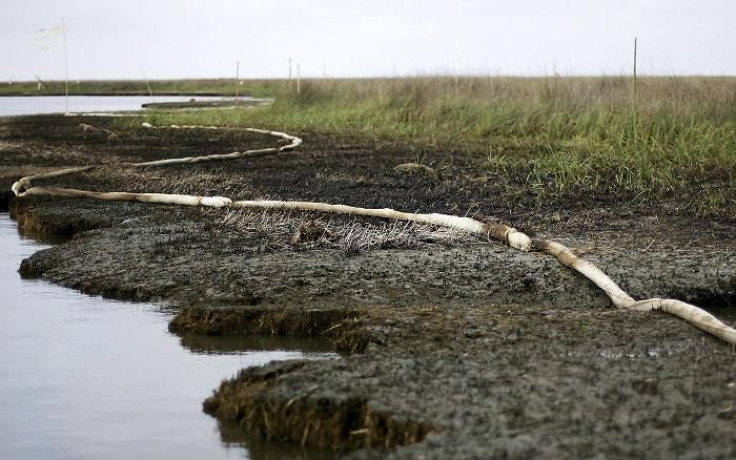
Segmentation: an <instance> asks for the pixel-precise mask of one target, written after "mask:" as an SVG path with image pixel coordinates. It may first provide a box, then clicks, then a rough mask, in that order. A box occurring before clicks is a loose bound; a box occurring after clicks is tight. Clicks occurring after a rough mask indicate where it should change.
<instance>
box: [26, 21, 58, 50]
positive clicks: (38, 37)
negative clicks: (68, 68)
mask: <svg viewBox="0 0 736 460" xmlns="http://www.w3.org/2000/svg"><path fill="white" fill-rule="evenodd" d="M63 38H64V25H63V24H59V25H57V26H53V27H49V28H46V29H38V30H36V33H35V35H34V37H33V41H34V42H36V44H37V45H38V46H39V47H41V49H42V50H46V51H48V50H51V49H53V48H56V47H58V46H59V45H61V44H62V42H63Z"/></svg>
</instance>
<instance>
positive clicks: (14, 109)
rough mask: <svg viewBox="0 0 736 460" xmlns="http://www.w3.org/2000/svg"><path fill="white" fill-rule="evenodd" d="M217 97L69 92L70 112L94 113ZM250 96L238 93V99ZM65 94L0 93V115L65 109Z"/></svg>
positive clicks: (60, 111)
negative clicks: (20, 94)
mask: <svg viewBox="0 0 736 460" xmlns="http://www.w3.org/2000/svg"><path fill="white" fill-rule="evenodd" d="M192 98H194V99H196V100H198V101H211V100H215V101H216V100H220V99H222V98H219V97H200V96H196V97H194V96H155V98H151V97H150V96H69V108H68V111H69V112H70V113H91V112H94V113H97V112H110V111H129V110H141V105H142V104H147V103H149V102H186V101H189V100H191V99H192ZM248 99H250V98H247V97H241V100H248ZM65 111H66V103H65V101H64V96H3V97H0V117H6V116H15V115H34V114H43V113H46V114H48V113H65Z"/></svg>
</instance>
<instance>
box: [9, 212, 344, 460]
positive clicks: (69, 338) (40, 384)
mask: <svg viewBox="0 0 736 460" xmlns="http://www.w3.org/2000/svg"><path fill="white" fill-rule="evenodd" d="M44 247H46V246H44V245H42V244H39V243H37V242H35V241H33V240H30V239H26V238H24V237H23V236H21V235H19V234H18V231H17V226H16V223H15V222H14V221H12V220H10V219H9V218H8V215H7V214H2V215H0V289H1V290H2V298H1V300H0V312H1V313H2V321H0V406H1V407H2V411H0V458H76V459H85V458H89V459H92V458H180V459H186V458H210V459H215V458H243V457H250V458H295V457H297V458H299V457H301V458H315V457H313V456H312V455H311V454H309V455H307V454H305V453H303V452H302V451H300V450H293V449H291V450H290V449H284V448H283V447H282V446H274V445H269V444H264V443H262V442H255V441H250V440H248V439H247V438H244V437H243V435H242V431H241V430H239V429H238V427H237V426H230V425H228V424H226V423H222V422H220V423H218V421H217V420H215V419H214V418H212V417H210V416H208V415H206V414H204V413H203V412H202V400H203V399H204V398H205V397H207V396H208V395H209V394H211V392H212V390H213V389H214V388H216V387H217V385H218V384H219V383H220V381H221V380H222V379H224V378H226V377H230V376H232V375H234V374H236V373H237V372H238V371H239V370H240V369H242V368H244V367H249V366H255V365H260V364H264V363H267V362H269V361H272V360H286V359H296V358H310V359H325V358H331V357H335V355H334V354H332V353H330V352H329V350H330V347H329V344H327V343H326V342H325V341H318V340H297V339H288V340H282V339H270V338H263V337H256V338H253V337H251V338H242V337H241V338H220V339H218V338H214V337H197V336H184V337H177V336H175V335H173V334H170V333H169V332H167V323H168V320H169V319H170V313H167V312H165V311H162V309H161V308H160V307H157V306H155V305H151V304H140V303H124V302H115V301H110V300H103V299H101V298H97V297H88V296H85V295H82V294H79V293H77V292H74V291H71V290H68V289H64V288H61V287H58V286H55V285H51V284H49V283H47V282H44V281H40V280H30V281H29V280H22V279H21V278H20V276H19V275H18V273H17V269H18V266H19V264H20V261H21V260H22V258H24V257H28V256H29V255H31V254H32V253H33V252H35V251H38V250H39V249H42V248H44ZM319 458H321V456H319Z"/></svg>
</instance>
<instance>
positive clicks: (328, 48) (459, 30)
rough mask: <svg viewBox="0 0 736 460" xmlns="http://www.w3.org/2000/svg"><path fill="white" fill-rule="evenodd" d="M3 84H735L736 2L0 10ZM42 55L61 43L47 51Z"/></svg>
mask: <svg viewBox="0 0 736 460" xmlns="http://www.w3.org/2000/svg"><path fill="white" fill-rule="evenodd" d="M1 6H2V14H1V15H0V63H1V64H0V81H2V80H5V81H8V80H10V79H12V80H15V81H19V80H30V79H33V77H34V75H39V76H40V77H42V78H44V79H48V80H51V79H62V78H63V76H64V66H63V47H62V46H56V47H53V45H55V44H60V43H61V40H60V37H59V36H51V37H49V38H44V36H45V35H47V34H44V33H39V32H38V29H39V28H50V27H53V26H55V25H58V24H59V23H60V22H61V20H62V18H64V21H65V23H66V32H67V50H68V67H69V76H70V78H72V79H74V78H76V77H80V78H81V79H108V78H125V79H131V78H132V79H139V78H141V75H142V73H141V69H143V71H144V72H145V74H146V76H147V77H148V78H150V79H162V78H185V77H233V76H234V75H235V62H236V61H240V70H241V76H242V77H245V78H261V77H286V76H287V73H288V59H289V57H291V58H292V59H293V62H294V72H296V63H297V62H299V63H300V66H301V74H302V75H303V76H313V77H321V76H323V75H325V74H326V75H327V76H329V77H353V76H379V75H385V76H394V75H400V76H406V75H418V74H436V73H446V74H491V75H497V74H498V75H551V74H553V73H555V72H556V73H559V74H562V75H570V74H576V75H581V74H582V75H591V74H592V75H598V74H612V73H618V74H620V73H629V72H631V64H632V50H633V40H634V37H635V36H636V37H638V41H639V70H640V71H641V72H642V73H648V74H665V75H672V74H677V75H686V74H710V75H724V74H725V75H736V25H734V20H736V1H735V0H556V1H553V0H503V1H502V0H485V1H483V0H452V1H441V0H309V1H307V0H260V1H255V0H116V1H108V0H96V1H93V0H2V5H1ZM42 46H52V48H51V49H50V50H44V49H42Z"/></svg>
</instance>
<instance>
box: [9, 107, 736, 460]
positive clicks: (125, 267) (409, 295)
mask: <svg viewBox="0 0 736 460" xmlns="http://www.w3.org/2000/svg"><path fill="white" fill-rule="evenodd" d="M78 123H80V120H72V121H70V120H69V119H68V118H58V119H55V118H52V117H37V118H25V119H15V120H5V121H3V122H2V126H1V127H0V153H1V154H2V157H0V158H2V160H1V161H2V166H3V168H4V171H5V172H4V175H3V176H2V177H0V178H2V180H3V181H5V182H7V187H8V188H9V186H10V183H12V178H13V172H14V171H20V170H21V169H23V168H26V169H27V168H30V167H32V168H44V167H50V166H54V165H58V164H70V165H71V164H74V165H77V164H92V163H100V162H106V163H109V164H110V167H109V168H107V169H105V170H103V171H101V172H100V174H97V175H92V174H90V175H85V174H83V175H80V176H73V177H72V176H70V177H67V178H63V181H61V180H60V181H59V182H56V183H55V184H58V185H64V186H73V187H77V188H86V189H93V190H112V189H118V190H133V191H169V192H182V191H188V192H195V193H202V194H204V193H206V194H211V195H214V194H219V195H226V196H233V197H236V198H243V199H247V198H254V197H255V198H259V197H265V196H268V197H271V198H283V199H301V200H319V201H326V202H333V203H344V204H351V205H358V206H373V207H386V206H391V207H394V208H397V209H405V210H420V211H438V212H450V213H455V214H457V213H460V214H465V213H468V212H470V213H472V214H473V215H476V216H479V215H489V216H496V217H497V218H500V219H503V220H504V221H507V222H510V223H511V224H513V225H515V226H516V227H518V228H520V229H522V230H525V231H528V232H530V233H535V232H536V233H537V234H538V235H540V236H547V237H551V238H553V239H555V240H557V241H560V242H563V243H565V244H567V245H569V246H570V247H572V248H574V249H575V250H576V252H578V254H582V255H584V256H585V257H586V258H588V259H590V260H591V261H593V262H595V263H596V264H598V265H599V266H600V267H601V268H602V269H603V270H604V271H606V272H607V273H609V274H610V275H611V277H612V278H613V279H614V280H616V281H617V282H619V283H620V285H621V286H622V287H623V288H624V289H625V290H627V291H628V292H629V293H630V294H631V295H632V296H634V297H650V296H655V295H660V296H668V297H675V298H680V299H682V300H685V301H688V302H692V303H695V304H698V305H700V306H703V307H706V308H708V307H713V308H723V307H726V308H727V307H733V305H734V304H735V303H736V263H734V261H736V257H735V252H734V247H736V242H735V241H734V237H735V236H736V224H735V223H734V222H736V221H734V219H733V216H723V217H722V218H719V219H710V220H708V219H697V218H695V217H694V216H690V215H682V214H678V213H677V212H674V211H672V210H673V209H674V208H675V204H676V203H675V202H662V203H642V202H636V203H633V202H627V201H617V200H616V198H615V197H607V196H598V197H596V196H590V195H579V196H568V197H565V196H560V197H558V198H556V199H555V201H554V202H553V203H551V204H548V205H545V206H541V205H540V204H538V203H535V201H534V197H533V196H526V191H525V190H521V189H518V188H516V189H514V188H509V184H505V183H502V180H501V179H500V178H498V177H493V176H491V175H489V174H488V173H485V172H483V170H482V168H481V167H480V166H478V165H477V164H476V163H475V162H474V159H473V158H472V157H467V158H464V159H458V160H456V162H455V163H454V165H453V167H452V168H450V169H448V170H446V171H443V174H442V177H440V176H434V177H430V176H427V175H422V174H413V173H406V172H403V171H401V170H400V169H399V170H397V169H395V167H396V166H397V165H399V164H403V163H407V162H410V161H412V160H414V159H415V158H416V152H415V151H410V150H405V149H402V148H399V147H396V146H385V145H383V146H382V145H374V146H368V147H369V148H366V147H364V146H357V145H355V144H351V143H350V142H349V141H346V140H334V139H328V138H324V137H321V136H319V135H316V134H310V133H295V134H299V135H301V136H302V137H303V138H304V140H305V146H304V148H303V149H301V150H299V151H296V152H289V153H285V154H282V155H279V156H278V157H263V158H254V159H251V160H243V161H239V162H235V163H232V164H227V165H225V164H201V165H197V166H194V167H187V168H180V167H174V168H169V169H166V170H164V169H155V170H154V169H152V170H150V171H145V172H140V173H135V174H133V173H131V172H129V171H124V170H121V169H119V168H116V167H115V164H116V162H120V161H131V160H136V161H140V160H142V159H156V158H163V157H166V156H183V155H184V154H187V152H196V153H197V154H203V153H204V154H206V153H220V152H222V151H227V150H228V149H236V148H241V147H242V146H243V145H245V146H247V147H249V148H251V147H255V146H260V145H264V144H267V143H268V142H269V139H267V138H262V137H259V136H256V135H243V134H237V133H185V134H184V135H183V137H178V136H179V134H178V133H166V132H158V133H154V134H152V133H150V132H145V131H144V130H138V129H136V128H131V127H126V126H132V124H131V125H122V124H117V125H116V124H115V123H116V122H115V121H111V120H105V119H94V118H88V119H85V120H84V123H87V124H93V125H95V126H101V127H104V128H105V129H110V130H113V131H115V132H116V134H117V135H118V137H119V139H120V141H111V140H109V139H108V137H107V136H101V135H100V136H97V135H95V133H91V132H89V131H87V132H86V133H83V132H82V130H81V129H79V127H78ZM426 154H427V155H429V157H428V158H429V159H432V158H433V157H432V155H434V158H442V157H443V156H444V155H446V152H434V151H428V152H426ZM70 158H71V159H73V160H74V163H69V159H70ZM285 165H286V167H285ZM16 178H17V177H16ZM60 182H62V183H60ZM0 185H4V184H0ZM10 207H11V212H12V214H13V216H15V218H16V219H17V220H18V222H19V225H20V226H21V227H23V228H25V229H27V230H29V231H33V232H36V233H37V234H39V235H42V236H44V237H47V238H56V239H58V238H62V239H64V240H65V241H66V243H65V244H63V245H60V246H56V247H54V248H51V249H48V250H45V251H42V252H40V253H38V254H36V255H34V256H32V257H30V258H29V259H27V260H25V261H24V262H23V264H22V266H21V268H20V271H21V274H22V275H23V276H27V277H42V278H44V279H48V280H50V281H53V282H55V283H58V284H61V285H64V286H67V287H70V288H73V289H78V290H81V291H83V292H86V293H90V294H99V295H103V296H109V297H114V298H123V299H135V300H158V301H163V302H167V303H169V304H170V305H172V307H175V308H177V309H178V310H179V314H178V315H177V317H176V318H175V319H174V320H173V321H172V323H171V325H170V327H171V329H172V330H175V331H179V332H182V333H200V334H243V333H264V332H265V333H271V334H294V335H312V336H325V337H328V338H331V339H332V340H333V341H334V343H335V347H336V348H337V349H339V350H341V351H343V352H345V353H346V355H345V356H344V357H343V358H342V359H340V360H335V361H324V362H298V363H287V364H283V363H282V364H272V365H269V366H266V367H263V368H258V369H251V370H247V371H244V372H242V373H241V374H240V375H239V376H238V377H237V378H235V379H233V380H231V381H228V382H224V383H223V385H222V386H221V388H220V389H219V390H218V391H217V392H216V393H215V394H214V395H213V396H212V397H211V398H210V399H208V400H207V402H206V403H205V409H206V410H207V411H208V412H210V413H212V414H214V415H216V416H218V417H221V418H224V419H232V420H235V421H237V422H238V423H239V424H240V425H241V426H242V427H243V428H244V429H246V430H248V431H249V432H252V433H254V434H256V435H259V436H262V437H264V438H268V439H272V440H279V441H288V442H293V443H297V444H304V445H316V446H326V447H331V448H337V449H358V450H351V451H350V453H348V454H346V455H348V456H351V457H354V458H383V457H385V456H387V455H388V456H393V457H396V458H417V457H420V456H421V457H425V458H475V457H483V458H487V457H504V456H507V457H508V456H510V457H543V458H545V457H546V458H560V457H593V456H609V457H624V456H636V457H643V456H650V455H651V454H652V453H653V452H655V453H656V454H657V456H660V457H675V456H682V457H698V456H705V457H714V458H718V457H722V458H728V457H732V456H733V455H735V454H736V446H735V445H734V444H733V442H732V440H731V434H732V433H733V430H734V428H735V425H734V424H735V423H736V380H734V377H733V376H734V375H736V372H734V371H735V370H736V368H735V367H734V364H733V363H734V357H735V355H734V354H733V350H732V349H731V348H730V347H728V346H726V345H724V344H722V343H721V342H719V341H718V340H717V339H713V338H711V337H710V336H708V335H706V334H704V333H702V332H700V331H697V330H695V329H694V328H692V327H690V326H688V325H687V324H685V323H683V322H682V321H679V320H678V319H676V318H673V317H669V316H667V315H665V314H657V313H637V312H622V311H616V310H614V309H612V308H611V306H610V304H609V302H608V300H607V298H606V297H605V295H604V294H602V293H601V292H600V291H599V290H598V289H597V288H596V287H595V286H593V285H592V284H590V283H589V282H588V281H587V280H585V279H583V278H582V277H580V276H579V275H577V274H575V273H574V272H572V271H570V270H568V269H566V268H565V267H562V266H560V265H559V264H558V263H557V262H556V261H554V260H552V259H550V258H549V257H546V256H544V255H542V254H536V253H531V254H524V253H519V252H517V251H514V250H509V249H507V248H505V247H503V246H501V245H498V244H494V243H488V242H486V241H478V240H477V239H474V238H471V237H469V236H467V235H460V234H453V235H447V234H442V233H438V232H436V230H433V229H426V228H418V227H412V226H407V227H401V228H399V229H397V228H396V227H387V226H386V225H387V224H386V223H383V222H380V221H374V220H371V219H360V220H357V221H356V220H354V219H346V218H342V217H338V216H325V215H319V216H315V215H308V214H303V213H290V214H281V215H278V216H276V217H274V216H270V215H265V214H263V213H250V214H248V213H233V212H232V211H228V210H226V209H220V210H199V209H188V208H177V207H171V206H150V205H143V204H138V203H101V202H94V201H89V200H67V199H38V198H36V199H22V200H14V201H12V202H11V206H10ZM366 228H368V229H374V230H375V232H374V233H365V232H363V233H359V232H358V231H357V229H366ZM314 229H317V230H316V231H315V230H314ZM381 234H384V235H385V234H389V235H390V236H389V237H377V236H375V235H381ZM356 235H357V236H356ZM203 396H204V395H203ZM387 448H388V449H390V451H389V453H386V452H385V451H384V449H387Z"/></svg>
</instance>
